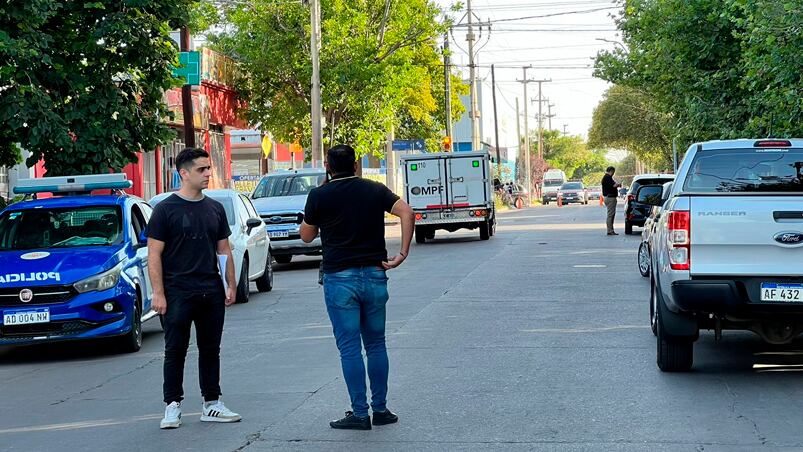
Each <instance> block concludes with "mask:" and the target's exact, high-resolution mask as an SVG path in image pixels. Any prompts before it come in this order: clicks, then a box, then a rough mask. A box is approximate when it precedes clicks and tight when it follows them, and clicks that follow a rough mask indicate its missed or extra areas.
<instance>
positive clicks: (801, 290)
mask: <svg viewBox="0 0 803 452" xmlns="http://www.w3.org/2000/svg"><path fill="white" fill-rule="evenodd" d="M761 301H772V302H777V303H803V284H778V283H763V284H761Z"/></svg>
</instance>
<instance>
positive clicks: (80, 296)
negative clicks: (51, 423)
mask: <svg viewBox="0 0 803 452" xmlns="http://www.w3.org/2000/svg"><path fill="white" fill-rule="evenodd" d="M130 187H131V182H130V181H128V180H126V176H125V174H108V175H90V176H72V177H50V178H44V179H27V180H21V181H20V182H19V184H18V185H17V187H15V189H14V191H15V193H17V194H25V195H26V198H27V197H28V196H27V195H35V194H36V193H52V194H53V195H54V196H53V197H51V198H46V199H33V196H31V198H32V199H26V200H24V201H21V202H18V203H15V204H12V205H10V206H8V207H7V208H6V209H5V210H3V211H2V212H0V314H2V324H0V345H24V344H32V343H40V342H49V341H57V340H69V339H92V338H107V337H108V338H113V340H115V341H117V346H118V347H119V349H120V351H126V352H135V351H138V350H139V349H140V347H141V346H142V322H144V321H146V320H149V319H151V318H154V317H157V314H156V313H155V312H153V311H151V293H152V289H151V287H150V282H149V278H148V269H147V265H148V257H147V247H146V240H145V234H144V230H145V226H146V224H147V221H148V219H149V218H150V215H151V208H150V207H149V206H148V204H146V203H145V202H144V201H143V200H142V199H140V198H138V197H136V196H131V195H127V194H126V193H124V192H123V191H122V189H125V188H130ZM101 190H108V192H106V193H109V194H91V193H97V191H101Z"/></svg>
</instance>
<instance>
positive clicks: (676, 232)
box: [667, 210, 691, 270]
mask: <svg viewBox="0 0 803 452" xmlns="http://www.w3.org/2000/svg"><path fill="white" fill-rule="evenodd" d="M667 224H668V229H669V237H668V238H667V245H668V247H669V265H670V266H671V267H672V270H689V269H690V268H691V214H690V213H689V211H687V210H681V211H674V212H669V217H668V218H667Z"/></svg>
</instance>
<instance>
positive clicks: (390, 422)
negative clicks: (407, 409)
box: [374, 418, 399, 425]
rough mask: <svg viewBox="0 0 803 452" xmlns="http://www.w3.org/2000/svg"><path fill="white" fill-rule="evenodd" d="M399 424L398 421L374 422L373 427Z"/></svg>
mask: <svg viewBox="0 0 803 452" xmlns="http://www.w3.org/2000/svg"><path fill="white" fill-rule="evenodd" d="M397 422H399V419H398V418H396V419H393V420H392V421H374V425H390V424H395V423H397Z"/></svg>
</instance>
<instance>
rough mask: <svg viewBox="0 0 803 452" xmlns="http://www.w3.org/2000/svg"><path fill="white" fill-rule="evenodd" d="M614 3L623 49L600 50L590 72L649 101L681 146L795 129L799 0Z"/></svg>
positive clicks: (799, 86) (799, 103) (802, 128)
mask: <svg viewBox="0 0 803 452" xmlns="http://www.w3.org/2000/svg"><path fill="white" fill-rule="evenodd" d="M622 7H623V9H622V16H621V18H620V19H619V22H618V26H619V28H620V30H621V31H622V39H623V41H624V47H623V48H619V49H617V50H614V51H608V52H603V53H601V54H600V55H599V56H598V57H597V63H596V75H597V76H599V77H601V78H603V79H605V80H608V81H611V82H613V83H616V84H617V85H623V86H626V87H629V88H632V89H635V90H636V91H637V92H639V93H642V94H643V95H644V96H646V98H647V99H650V100H651V101H652V102H654V103H653V105H654V106H655V110H656V111H657V112H658V113H659V114H661V115H666V122H667V125H668V130H669V134H670V136H673V137H677V138H678V139H679V145H680V147H681V148H685V145H686V144H689V143H690V142H693V141H700V140H708V139H725V138H735V137H745V136H766V135H768V134H770V133H772V134H773V135H775V136H794V135H803V121H801V119H803V96H801V95H800V93H801V91H802V90H803V33H801V30H803V5H802V4H801V2H800V1H792V0H665V1H652V0H624V1H623V2H622ZM770 129H772V130H770Z"/></svg>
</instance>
